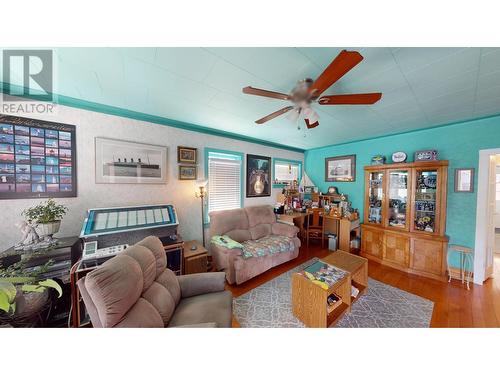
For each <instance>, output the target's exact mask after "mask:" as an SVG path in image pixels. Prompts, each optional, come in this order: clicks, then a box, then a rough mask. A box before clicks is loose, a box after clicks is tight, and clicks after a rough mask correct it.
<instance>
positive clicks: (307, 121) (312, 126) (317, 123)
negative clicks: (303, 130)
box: [304, 118, 319, 129]
mask: <svg viewBox="0 0 500 375" xmlns="http://www.w3.org/2000/svg"><path fill="white" fill-rule="evenodd" d="M304 121H305V122H306V126H307V129H312V128H315V127H316V126H318V125H319V121H316V122H313V123H312V124H311V123H310V122H309V119H306V118H305V119H304Z"/></svg>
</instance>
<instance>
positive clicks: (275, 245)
mask: <svg viewBox="0 0 500 375" xmlns="http://www.w3.org/2000/svg"><path fill="white" fill-rule="evenodd" d="M293 250H295V242H294V239H293V238H290V237H286V236H274V235H273V236H266V237H263V238H260V239H258V240H250V241H245V242H244V243H243V251H242V256H243V258H245V259H248V258H252V257H263V256H266V255H272V254H276V253H283V252H287V251H293Z"/></svg>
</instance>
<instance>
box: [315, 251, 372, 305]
mask: <svg viewBox="0 0 500 375" xmlns="http://www.w3.org/2000/svg"><path fill="white" fill-rule="evenodd" d="M321 260H322V261H323V262H325V263H328V264H331V265H332V266H335V267H338V268H340V269H343V270H344V271H347V272H349V273H350V274H351V283H352V285H353V286H355V287H356V288H358V289H359V294H358V295H357V297H356V298H354V297H352V301H354V300H356V299H358V298H359V297H361V295H363V294H364V293H366V290H367V289H368V259H366V258H363V257H360V256H357V255H354V254H351V253H347V252H345V251H342V250H338V251H335V252H333V253H331V254H330V255H328V256H326V257H324V258H323V259H321Z"/></svg>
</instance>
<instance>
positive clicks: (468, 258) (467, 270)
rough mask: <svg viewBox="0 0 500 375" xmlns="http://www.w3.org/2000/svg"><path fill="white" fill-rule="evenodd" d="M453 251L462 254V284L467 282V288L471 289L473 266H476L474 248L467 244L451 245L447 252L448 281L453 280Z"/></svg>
mask: <svg viewBox="0 0 500 375" xmlns="http://www.w3.org/2000/svg"><path fill="white" fill-rule="evenodd" d="M452 252H456V253H459V254H460V278H461V279H462V284H466V285H467V290H470V287H469V281H470V280H471V279H472V268H473V267H474V259H473V256H472V253H473V250H472V249H471V248H469V247H465V246H460V245H449V247H448V254H447V261H448V282H451V270H450V254H451V253H452Z"/></svg>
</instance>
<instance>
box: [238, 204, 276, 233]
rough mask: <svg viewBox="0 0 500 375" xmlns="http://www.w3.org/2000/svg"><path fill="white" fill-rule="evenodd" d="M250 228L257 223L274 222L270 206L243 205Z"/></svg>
mask: <svg viewBox="0 0 500 375" xmlns="http://www.w3.org/2000/svg"><path fill="white" fill-rule="evenodd" d="M245 211H246V213H247V216H248V225H249V226H250V228H252V227H255V226H256V225H258V224H272V223H275V222H276V215H275V213H274V210H273V207H272V206H250V207H245Z"/></svg>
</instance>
